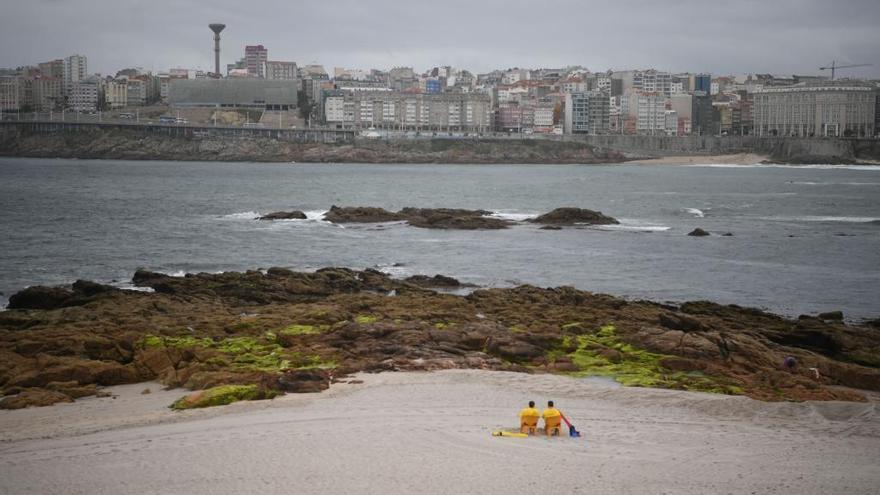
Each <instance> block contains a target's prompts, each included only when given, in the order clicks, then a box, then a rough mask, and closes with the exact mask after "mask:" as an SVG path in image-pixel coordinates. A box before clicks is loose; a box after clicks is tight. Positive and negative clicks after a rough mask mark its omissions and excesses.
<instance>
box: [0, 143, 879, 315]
mask: <svg viewBox="0 0 880 495" xmlns="http://www.w3.org/2000/svg"><path fill="white" fill-rule="evenodd" d="M331 205H340V206H379V207H383V208H387V209H392V210H396V209H399V208H402V207H405V206H415V207H450V208H473V209H485V210H491V211H493V212H495V215H497V216H499V217H504V218H509V219H514V220H525V219H528V218H531V217H534V216H536V215H538V214H541V213H545V212H548V211H550V210H552V209H554V208H557V207H561V206H576V207H581V208H590V209H593V210H599V211H602V212H603V213H605V214H607V215H610V216H613V217H615V218H617V219H619V220H620V221H621V224H620V225H616V226H603V227H574V228H565V229H563V230H556V231H554V230H541V229H539V228H538V226H536V225H532V224H528V223H526V222H523V223H521V224H517V225H516V226H514V227H512V228H510V229H507V230H499V231H441V230H426V229H419V228H415V227H410V226H407V225H405V224H401V223H390V224H366V225H345V226H339V225H333V224H330V223H327V222H324V221H322V220H321V215H322V214H323V212H324V211H326V210H328V209H329V208H330V206H331ZM290 209H298V210H303V211H305V212H307V214H308V216H309V219H308V220H291V221H280V222H262V221H258V220H256V217H257V216H259V215H260V214H264V213H268V212H272V211H278V210H290ZM696 227H701V228H703V229H705V230H708V231H710V232H711V233H712V234H713V235H712V236H710V237H689V236H687V235H686V234H687V233H688V232H690V231H691V230H693V229H694V228H696ZM727 232H729V233H731V234H733V235H732V236H722V235H721V234H723V233H727ZM272 266H283V267H288V268H291V269H294V270H315V269H318V268H321V267H326V266H346V267H351V268H358V269H363V268H376V269H378V270H382V271H385V272H388V273H391V274H392V275H394V276H398V277H406V276H409V275H414V274H427V275H433V274H435V273H441V274H444V275H449V276H453V277H456V278H458V279H460V280H462V281H464V282H470V283H474V284H478V285H481V286H491V287H509V286H513V285H518V284H532V285H537V286H545V287H546V286H560V285H571V286H574V287H577V288H579V289H584V290H589V291H593V292H604V293H609V294H613V295H617V296H623V297H628V298H636V299H650V300H654V301H658V302H673V303H677V302H683V301H687V300H696V299H705V300H711V301H716V302H720V303H725V304H738V305H742V306H750V307H757V308H762V309H767V310H770V311H772V312H776V313H780V314H783V315H788V316H796V315H798V314H802V313H817V312H822V311H829V310H842V311H843V312H844V314H845V315H846V316H847V317H848V318H850V319H855V320H857V319H861V318H876V317H878V316H880V289H878V287H880V167H870V166H807V165H804V166H760V165H758V166H734V165H730V166H725V165H707V166H675V165H669V166H666V165H625V164H624V165H607V166H606V165H601V166H600V165H365V164H284V163H217V162H210V163H208V162H165V161H119V160H51V159H24V158H0V292H2V295H0V306H3V305H5V304H6V302H7V301H8V298H9V296H10V295H11V294H13V293H15V292H16V291H18V290H20V289H22V288H24V287H26V286H29V285H38V284H39V285H56V284H69V283H71V282H73V281H75V280H77V279H90V280H95V281H98V282H103V283H111V284H114V285H117V286H120V287H130V283H129V281H130V279H131V276H132V274H133V273H134V271H135V269H137V268H139V267H143V268H147V269H150V270H154V271H161V272H165V273H168V274H175V275H182V274H184V273H187V272H220V271H229V270H235V271H240V270H247V269H257V268H268V267H272Z"/></svg>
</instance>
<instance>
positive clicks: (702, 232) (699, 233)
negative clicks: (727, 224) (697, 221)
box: [688, 227, 712, 237]
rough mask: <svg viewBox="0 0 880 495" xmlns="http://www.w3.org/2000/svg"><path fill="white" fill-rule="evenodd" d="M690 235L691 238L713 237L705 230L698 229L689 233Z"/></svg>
mask: <svg viewBox="0 0 880 495" xmlns="http://www.w3.org/2000/svg"><path fill="white" fill-rule="evenodd" d="M688 235H689V236H691V237H705V236H707V235H712V234H710V233H708V232H706V231H705V230H703V229H701V228H699V227H697V228H695V229H694V230H692V231H690V232H688Z"/></svg>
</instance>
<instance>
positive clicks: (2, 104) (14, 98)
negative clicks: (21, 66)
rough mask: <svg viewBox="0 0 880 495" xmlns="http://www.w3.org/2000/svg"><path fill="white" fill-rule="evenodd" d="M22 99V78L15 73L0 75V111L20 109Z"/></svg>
mask: <svg viewBox="0 0 880 495" xmlns="http://www.w3.org/2000/svg"><path fill="white" fill-rule="evenodd" d="M23 99H24V95H23V88H22V78H20V77H19V76H16V75H8V76H0V112H15V111H18V110H21V107H22V106H23V105H22V100H23Z"/></svg>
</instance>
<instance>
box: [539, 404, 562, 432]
mask: <svg viewBox="0 0 880 495" xmlns="http://www.w3.org/2000/svg"><path fill="white" fill-rule="evenodd" d="M541 417H542V418H544V433H545V434H546V435H547V436H548V437H549V436H551V435H556V436H559V431H560V424H561V423H562V413H560V412H559V409H556V408H555V407H554V406H553V401H552V400H551V401H548V402H547V409H544V412H543V413H542V414H541Z"/></svg>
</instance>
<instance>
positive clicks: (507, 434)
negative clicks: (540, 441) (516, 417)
mask: <svg viewBox="0 0 880 495" xmlns="http://www.w3.org/2000/svg"><path fill="white" fill-rule="evenodd" d="M492 436H493V437H516V438H526V437H528V435H527V434H525V433H516V432H512V431H493V432H492Z"/></svg>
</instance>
